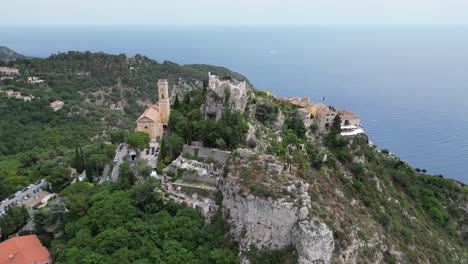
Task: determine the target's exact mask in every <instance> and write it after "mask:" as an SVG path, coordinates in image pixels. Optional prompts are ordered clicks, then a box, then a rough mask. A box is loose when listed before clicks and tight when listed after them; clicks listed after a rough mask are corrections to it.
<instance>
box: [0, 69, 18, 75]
mask: <svg viewBox="0 0 468 264" xmlns="http://www.w3.org/2000/svg"><path fill="white" fill-rule="evenodd" d="M17 74H19V70H18V69H17V68H10V67H0V75H8V76H11V75H17Z"/></svg>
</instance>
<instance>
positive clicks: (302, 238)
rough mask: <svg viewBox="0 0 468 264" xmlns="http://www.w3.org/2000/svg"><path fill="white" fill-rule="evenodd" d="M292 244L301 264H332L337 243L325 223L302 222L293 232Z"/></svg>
mask: <svg viewBox="0 0 468 264" xmlns="http://www.w3.org/2000/svg"><path fill="white" fill-rule="evenodd" d="M292 242H293V245H294V247H295V248H296V251H297V255H298V263H299V264H314V263H330V262H331V258H332V253H333V249H334V247H335V242H334V240H333V232H332V231H331V230H330V229H329V228H328V227H327V226H326V225H325V224H323V223H321V224H318V225H317V224H314V223H313V222H312V221H301V222H299V223H297V225H295V226H294V228H293V230H292Z"/></svg>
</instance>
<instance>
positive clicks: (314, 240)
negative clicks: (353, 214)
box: [222, 153, 334, 264]
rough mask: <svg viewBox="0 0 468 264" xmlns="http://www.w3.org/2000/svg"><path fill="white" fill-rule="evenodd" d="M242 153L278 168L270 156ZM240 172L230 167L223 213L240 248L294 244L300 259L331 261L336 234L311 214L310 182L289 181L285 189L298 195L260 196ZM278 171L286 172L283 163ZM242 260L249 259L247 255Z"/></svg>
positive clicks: (268, 248) (312, 261)
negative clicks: (241, 179)
mask: <svg viewBox="0 0 468 264" xmlns="http://www.w3.org/2000/svg"><path fill="white" fill-rule="evenodd" d="M243 155H245V154H241V163H242V162H243V161H244V162H245V161H246V160H247V159H250V160H251V161H260V162H263V166H265V167H277V168H278V166H275V165H278V164H274V163H271V162H268V161H267V160H268V158H265V157H257V158H256V159H254V160H253V159H252V156H251V153H250V155H245V156H243ZM242 156H243V157H242ZM243 158H245V160H243ZM270 158H271V157H270ZM257 171H258V170H257ZM237 172H238V171H236V170H235V169H234V170H232V171H231V173H230V174H229V175H228V177H227V178H226V182H225V184H224V186H223V188H222V192H223V214H224V216H225V218H226V219H227V221H228V222H229V223H230V225H231V233H232V235H233V237H234V238H235V239H236V240H237V241H238V242H239V244H240V250H241V252H244V253H245V252H247V251H248V250H249V249H250V247H251V246H253V247H256V248H257V249H260V250H277V249H283V248H286V247H288V246H290V245H293V246H294V247H295V249H296V252H297V254H298V261H299V263H303V264H309V263H310V264H312V263H330V262H331V257H332V252H333V249H334V240H333V234H332V231H331V230H330V229H329V228H328V227H327V226H326V225H325V224H323V223H320V222H318V221H317V220H316V219H312V218H311V217H310V216H309V207H310V197H309V195H308V194H307V189H308V185H307V184H303V185H301V184H298V183H299V182H295V181H286V182H287V183H290V185H289V186H288V187H287V189H285V192H287V191H288V190H289V192H291V193H296V194H297V195H295V197H293V196H291V195H286V196H285V197H281V198H277V197H261V196H258V195H254V194H253V193H252V192H249V191H246V190H245V188H244V187H245V186H243V184H242V183H238V180H237V177H236V176H237V175H236V174H237ZM271 172H272V171H269V173H271ZM276 173H278V174H284V172H283V171H282V169H281V167H279V169H276ZM296 186H300V187H299V188H297V187H296ZM283 193H284V192H283ZM243 262H244V263H249V261H248V259H247V258H246V257H245V256H244V257H243Z"/></svg>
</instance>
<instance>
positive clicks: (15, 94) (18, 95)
mask: <svg viewBox="0 0 468 264" xmlns="http://www.w3.org/2000/svg"><path fill="white" fill-rule="evenodd" d="M5 94H6V96H7V97H8V98H12V97H14V98H16V99H20V98H22V97H21V92H15V91H13V90H6V91H5Z"/></svg>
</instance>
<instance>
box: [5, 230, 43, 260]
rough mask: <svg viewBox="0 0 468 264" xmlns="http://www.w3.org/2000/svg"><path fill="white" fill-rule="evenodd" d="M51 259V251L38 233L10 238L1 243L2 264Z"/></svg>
mask: <svg viewBox="0 0 468 264" xmlns="http://www.w3.org/2000/svg"><path fill="white" fill-rule="evenodd" d="M36 261H37V262H45V261H50V254H49V251H48V250H47V249H46V248H45V247H44V246H42V244H41V241H39V239H38V238H37V236H36V235H29V236H20V237H14V238H10V239H8V240H6V241H4V242H3V243H1V244H0V264H25V263H35V262H36Z"/></svg>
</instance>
